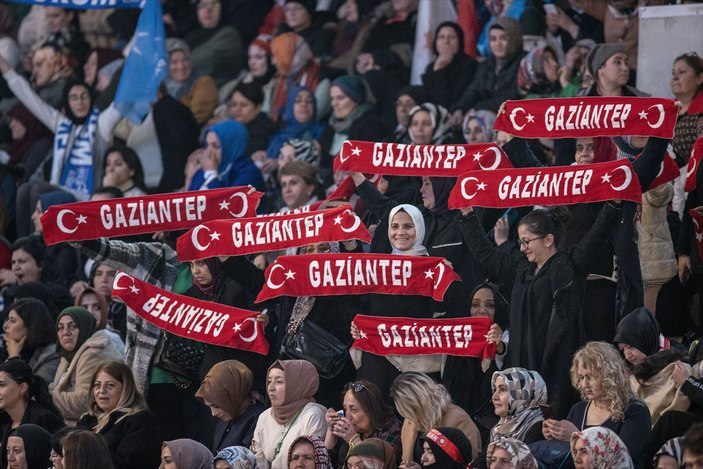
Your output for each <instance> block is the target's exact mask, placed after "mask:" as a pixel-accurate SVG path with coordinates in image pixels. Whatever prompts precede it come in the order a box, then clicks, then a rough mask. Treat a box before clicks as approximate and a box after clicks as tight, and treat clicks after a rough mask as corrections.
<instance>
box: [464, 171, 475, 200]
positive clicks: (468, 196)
mask: <svg viewBox="0 0 703 469" xmlns="http://www.w3.org/2000/svg"><path fill="white" fill-rule="evenodd" d="M469 181H475V182H478V178H475V177H473V176H469V177H467V178H466V179H464V180H463V181H461V195H463V196H464V198H465V199H468V200H471V199H473V198H474V197H476V193H478V189H476V191H475V192H474V193H473V194H471V195H469V194H467V193H466V183H467V182H469Z"/></svg>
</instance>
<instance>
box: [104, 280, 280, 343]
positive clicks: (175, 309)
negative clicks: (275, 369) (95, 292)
mask: <svg viewBox="0 0 703 469" xmlns="http://www.w3.org/2000/svg"><path fill="white" fill-rule="evenodd" d="M112 298H113V299H115V300H118V301H120V302H122V303H124V304H125V305H126V306H127V308H128V309H129V310H132V311H133V312H134V313H135V314H137V315H139V316H140V317H141V318H142V319H144V320H146V321H149V322H150V323H152V324H153V325H155V326H157V327H159V328H161V329H163V330H165V331H167V332H170V333H171V334H175V335H178V336H181V337H185V338H187V339H192V340H196V341H198V342H204V343H206V344H212V345H220V346H223V347H230V348H237V349H242V350H249V351H250V352H256V353H260V354H262V355H267V354H268V350H269V344H268V341H267V340H266V336H265V335H264V326H263V325H262V324H261V323H260V322H258V321H257V320H256V317H257V316H258V315H259V313H258V312H256V311H248V310H246V309H239V308H233V307H231V306H227V305H223V304H220V303H211V302H209V301H202V300H196V299H195V298H190V297H187V296H183V295H177V294H175V293H171V292H170V291H166V290H162V289H161V288H157V287H155V286H153V285H151V284H149V283H146V282H143V281H141V280H139V279H137V278H135V277H132V276H130V275H127V274H126V273H124V272H118V273H117V275H116V276H115V282H114V284H113V286H112Z"/></svg>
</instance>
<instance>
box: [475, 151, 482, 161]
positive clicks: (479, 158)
mask: <svg viewBox="0 0 703 469" xmlns="http://www.w3.org/2000/svg"><path fill="white" fill-rule="evenodd" d="M481 156H483V155H481V152H478V153H474V161H481Z"/></svg>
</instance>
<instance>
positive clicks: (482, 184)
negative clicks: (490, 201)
mask: <svg viewBox="0 0 703 469" xmlns="http://www.w3.org/2000/svg"><path fill="white" fill-rule="evenodd" d="M476 190H479V191H485V190H486V183H485V182H479V183H478V185H477V186H476Z"/></svg>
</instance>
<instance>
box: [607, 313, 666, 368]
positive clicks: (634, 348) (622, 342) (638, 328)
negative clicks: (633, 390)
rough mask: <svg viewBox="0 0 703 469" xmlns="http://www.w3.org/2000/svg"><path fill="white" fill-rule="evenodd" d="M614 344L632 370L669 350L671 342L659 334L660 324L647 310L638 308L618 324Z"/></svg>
mask: <svg viewBox="0 0 703 469" xmlns="http://www.w3.org/2000/svg"><path fill="white" fill-rule="evenodd" d="M613 342H615V344H616V345H617V346H618V348H619V349H620V352H621V353H622V356H623V358H625V362H626V364H627V366H628V368H629V369H630V370H633V369H634V368H635V366H637V365H639V364H640V363H642V362H643V361H644V360H645V359H646V358H647V357H648V356H649V355H654V354H655V353H657V352H658V351H659V350H664V349H668V348H669V340H668V339H666V338H665V337H664V336H663V335H661V334H660V332H659V322H658V321H657V319H656V318H655V317H654V315H653V314H652V313H650V312H649V311H648V310H647V308H643V307H640V308H637V309H635V310H634V311H632V312H631V313H630V314H628V315H627V316H625V317H624V318H622V319H621V320H620V322H619V323H618V327H617V329H616V331H615V338H614V339H613Z"/></svg>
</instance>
